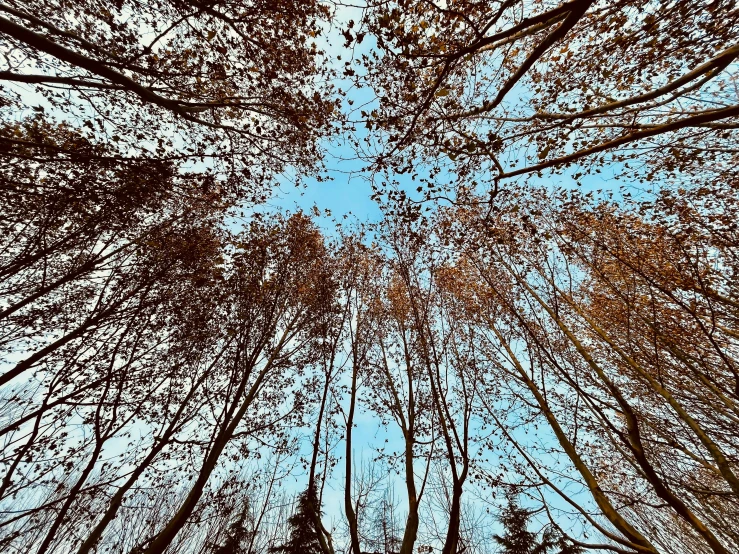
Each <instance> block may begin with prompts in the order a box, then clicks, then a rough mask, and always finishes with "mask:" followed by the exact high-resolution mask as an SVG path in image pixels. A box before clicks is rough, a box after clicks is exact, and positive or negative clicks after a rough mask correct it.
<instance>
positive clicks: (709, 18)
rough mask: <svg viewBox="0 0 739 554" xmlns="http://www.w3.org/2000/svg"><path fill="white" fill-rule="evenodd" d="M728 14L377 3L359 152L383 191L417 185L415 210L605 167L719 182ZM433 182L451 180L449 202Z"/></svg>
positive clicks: (588, 2)
mask: <svg viewBox="0 0 739 554" xmlns="http://www.w3.org/2000/svg"><path fill="white" fill-rule="evenodd" d="M736 10H737V7H736V4H735V3H734V2H730V1H726V2H724V1H720V2H708V1H705V2H703V1H698V2H680V3H655V2H651V1H650V0H638V1H634V0H622V1H618V2H608V3H602V2H595V1H592V0H572V1H553V2H531V1H529V0H515V1H503V0H500V1H495V2H477V1H468V0H460V1H455V2H452V3H439V2H427V1H424V0H418V1H398V2H386V3H378V4H376V5H373V6H372V7H371V8H370V10H369V11H368V14H367V17H366V21H365V23H366V27H367V29H368V30H369V31H370V32H371V33H373V34H374V35H375V36H376V37H377V49H376V50H374V51H372V52H370V53H368V54H366V55H365V56H364V57H363V62H364V64H365V67H366V69H367V71H366V75H358V76H357V77H356V78H357V80H358V81H360V82H362V81H364V80H366V81H367V82H368V83H369V84H370V85H371V86H372V87H373V88H374V90H375V91H376V94H377V106H376V108H375V109H373V110H371V111H370V113H367V114H365V116H366V117H365V118H364V119H365V121H366V124H367V127H368V128H370V129H371V130H373V131H376V133H375V135H374V136H372V137H370V138H368V142H370V143H372V142H374V141H377V143H378V144H377V148H378V151H379V154H378V155H377V157H376V158H375V157H374V152H375V150H372V151H368V152H367V154H366V155H367V156H368V157H369V158H370V159H373V160H375V162H376V167H377V168H379V169H383V168H387V169H388V171H389V172H390V173H391V175H389V180H394V179H395V176H394V175H392V174H393V173H396V174H399V173H406V172H409V173H416V174H419V175H421V177H420V178H421V179H422V180H421V185H422V189H423V191H422V193H421V194H418V195H417V196H418V197H420V199H422V200H423V199H426V200H428V199H432V198H444V199H450V200H453V201H457V202H459V201H465V200H472V199H467V198H466V194H467V193H468V192H469V191H470V190H478V192H479V191H480V186H481V185H486V193H485V194H488V193H489V194H491V195H493V196H494V195H495V193H496V192H497V191H498V185H499V183H501V182H502V181H503V180H506V179H511V178H515V177H519V176H530V175H534V176H535V175H539V174H542V172H543V171H544V170H549V169H551V170H552V171H553V172H555V173H557V174H566V173H567V172H566V169H567V168H569V167H573V166H574V167H578V169H574V168H573V170H572V172H571V173H574V176H575V179H579V178H580V176H581V175H583V174H584V173H589V172H595V173H597V172H599V171H601V170H602V169H603V168H604V166H605V167H606V168H607V170H606V171H611V170H613V171H614V172H617V173H623V174H630V175H632V176H635V177H636V179H646V180H650V181H651V180H653V179H656V178H657V176H661V177H660V178H664V179H681V178H684V176H685V175H688V174H690V175H700V176H701V178H702V179H704V180H705V181H706V182H708V181H710V182H719V181H720V180H721V179H725V178H726V177H727V176H728V175H731V169H730V165H728V164H730V163H731V159H732V156H735V155H736V128H737V116H738V115H739V105H738V104H737V103H736V102H735V101H734V100H735V98H733V97H730V95H729V96H727V95H726V94H725V93H724V92H723V91H724V90H727V87H728V88H731V87H732V86H733V85H732V84H731V82H732V79H733V69H732V68H733V67H734V65H733V64H734V61H735V60H736V58H737V56H738V55H739V45H738V44H737V43H736V41H735V40H734V37H735V36H736V33H737V17H736V15H737V11H736ZM676 28H679V29H680V30H679V31H678V32H676V33H675V32H673V30H674V29H676ZM350 36H351V34H350ZM378 133H379V134H378ZM636 159H641V160H644V161H646V167H644V166H643V165H641V164H638V163H637V164H636V165H637V166H638V167H639V169H638V170H637V169H635V168H634V165H635V164H634V162H632V161H631V160H636ZM424 160H432V163H431V165H432V168H431V169H430V171H429V175H428V176H426V177H424V174H423V172H421V171H419V165H420V164H422V162H423V161H424ZM443 170H449V171H450V172H453V173H456V175H457V177H458V180H457V185H458V186H457V188H455V190H454V191H453V194H452V193H451V191H445V190H444V182H443V179H442V177H443V176H444V174H445V172H444V171H443ZM435 175H439V177H435ZM473 180H474V181H475V183H471V181H473ZM477 183H479V185H478V184H477ZM424 185H428V187H430V188H428V189H427V188H426V187H425V186H424ZM482 200H483V201H488V200H489V198H484V197H483V199H482ZM477 201H480V199H479V198H478V199H477Z"/></svg>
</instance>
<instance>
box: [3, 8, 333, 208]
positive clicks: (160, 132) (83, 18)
mask: <svg viewBox="0 0 739 554" xmlns="http://www.w3.org/2000/svg"><path fill="white" fill-rule="evenodd" d="M0 12H1V13H2V16H1V22H2V34H0V39H1V40H2V45H3V49H4V50H5V51H8V52H12V53H13V54H12V56H11V57H9V58H7V59H6V61H5V67H4V68H3V71H2V72H0V79H2V80H3V81H4V82H5V83H7V84H9V85H10V86H8V87H6V88H5V89H4V96H5V104H6V109H7V107H8V105H10V106H13V108H16V109H17V108H24V107H25V108H28V107H29V106H27V105H26V103H25V101H24V99H26V98H29V97H30V96H28V95H26V94H19V91H21V90H28V89H29V88H30V89H31V90H33V91H34V92H36V93H37V94H39V95H41V97H43V99H44V102H45V103H46V106H45V107H44V106H40V107H37V110H38V111H39V112H40V113H41V114H42V116H43V117H44V118H45V119H47V120H48V119H49V118H51V117H61V118H63V119H64V120H65V121H68V122H70V123H71V122H73V121H74V122H75V123H76V126H77V127H78V129H79V131H80V132H82V133H83V134H85V136H87V137H89V138H92V137H97V138H99V139H105V140H106V141H107V142H109V144H110V145H111V149H112V150H113V152H112V154H111V155H113V156H116V157H121V158H130V157H143V158H152V157H154V158H156V159H160V160H169V161H177V160H179V161H187V162H188V163H192V162H195V161H198V160H200V161H201V162H203V161H206V162H209V163H208V164H207V165H210V166H211V167H212V168H220V169H221V170H223V171H225V177H226V178H225V179H222V181H223V183H224V185H226V184H228V185H229V186H230V187H231V188H232V190H231V191H230V192H235V193H237V196H240V197H242V198H243V197H245V196H247V195H253V196H254V197H255V198H256V199H258V198H260V197H261V195H262V194H263V190H260V189H263V187H264V186H267V185H268V184H269V180H270V179H271V176H272V175H274V174H275V172H277V171H279V170H280V168H285V167H286V166H288V165H294V166H301V167H303V168H304V169H306V170H307V169H308V168H309V167H310V166H311V164H313V163H314V162H315V161H317V155H318V151H317V149H316V145H315V140H316V139H317V138H319V137H321V136H323V135H324V134H325V133H326V132H327V131H328V127H329V124H330V120H329V118H330V116H331V113H332V111H333V104H332V102H331V101H330V99H329V98H328V94H329V93H328V90H326V89H325V88H323V86H322V84H321V79H322V78H323V77H326V76H327V72H328V69H327V66H325V65H323V64H322V60H321V52H320V51H319V50H318V48H317V46H316V43H315V41H314V40H313V39H314V37H315V36H317V35H318V34H320V33H321V29H320V25H321V22H323V21H326V20H327V19H328V18H329V16H330V12H329V9H328V8H327V7H326V6H324V5H322V4H321V3H319V2H292V1H287V2H280V3H278V4H264V3H261V2H246V3H243V2H242V3H239V4H238V6H237V5H234V4H231V3H229V2H198V1H191V0H188V1H186V2H170V1H169V0H163V1H161V2H154V3H146V4H141V3H137V2H128V1H124V2H116V3H113V4H111V5H110V6H107V7H105V8H103V9H99V7H98V6H96V5H95V4H94V3H88V2H78V3H76V4H75V7H74V9H64V7H63V6H62V5H61V4H58V3H57V4H55V3H49V2H31V3H29V2H15V1H13V2H10V3H8V4H4V5H3V6H2V7H1V8H0ZM3 142H4V143H5V144H6V145H7V146H8V147H10V148H17V147H24V146H34V145H35V146H42V147H43V146H44V145H43V144H42V143H38V142H30V143H29V142H28V141H24V140H22V139H20V138H19V137H14V136H13V135H12V134H5V133H4V134H3ZM224 191H225V188H224Z"/></svg>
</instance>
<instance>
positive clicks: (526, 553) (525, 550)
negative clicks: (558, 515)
mask: <svg viewBox="0 0 739 554" xmlns="http://www.w3.org/2000/svg"><path fill="white" fill-rule="evenodd" d="M533 513H534V512H533V511H532V510H528V509H526V508H524V507H522V506H521V505H520V504H519V503H518V499H517V498H516V497H515V496H509V497H508V504H507V506H506V507H505V508H504V509H503V511H502V512H501V514H500V516H499V518H498V519H499V520H500V522H501V523H502V524H503V528H504V531H503V535H494V536H493V538H494V539H495V541H496V542H497V543H498V544H499V545H500V546H501V550H500V551H499V552H500V554H547V553H548V552H552V551H554V550H555V549H557V554H581V552H582V549H581V548H580V547H578V546H576V545H573V544H571V543H570V542H568V541H567V540H566V538H565V537H563V536H561V535H560V534H559V533H558V532H557V531H556V530H555V529H553V528H552V527H547V528H546V529H544V532H543V533H541V538H539V533H534V532H533V531H529V521H530V520H531V516H532V515H533Z"/></svg>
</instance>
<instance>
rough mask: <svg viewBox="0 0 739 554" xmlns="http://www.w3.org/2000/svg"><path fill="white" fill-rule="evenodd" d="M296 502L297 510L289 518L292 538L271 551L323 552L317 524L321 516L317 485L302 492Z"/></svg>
mask: <svg viewBox="0 0 739 554" xmlns="http://www.w3.org/2000/svg"><path fill="white" fill-rule="evenodd" d="M295 504H296V506H295V512H294V513H293V515H292V516H290V519H288V524H289V526H290V539H289V540H288V542H287V543H285V544H283V545H281V546H275V547H272V548H270V549H269V551H270V552H274V553H283V554H303V553H305V554H323V548H322V546H321V542H320V538H321V537H320V536H319V533H320V531H319V530H318V529H317V528H316V524H315V522H316V519H319V518H320V517H321V516H320V512H319V511H318V495H317V494H316V490H315V487H310V488H308V489H306V490H305V491H303V492H302V493H300V494H299V495H298V498H297V500H296V503H295Z"/></svg>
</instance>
